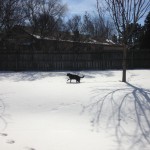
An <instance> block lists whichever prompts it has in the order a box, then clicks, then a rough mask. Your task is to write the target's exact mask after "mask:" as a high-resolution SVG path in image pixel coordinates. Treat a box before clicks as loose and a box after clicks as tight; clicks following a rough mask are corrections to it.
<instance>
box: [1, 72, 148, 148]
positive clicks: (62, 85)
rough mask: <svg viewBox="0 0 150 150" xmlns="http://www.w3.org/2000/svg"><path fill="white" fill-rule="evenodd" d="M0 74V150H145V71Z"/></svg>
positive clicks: (146, 106) (146, 145)
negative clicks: (74, 76) (72, 76)
mask: <svg viewBox="0 0 150 150" xmlns="http://www.w3.org/2000/svg"><path fill="white" fill-rule="evenodd" d="M74 73H76V74H79V75H81V76H82V75H85V78H83V79H81V83H80V84H79V83H77V84H76V83H75V81H73V83H69V82H67V77H66V74H67V72H20V73H13V72H1V73H0V117H1V118H0V150H50V149H51V150H117V149H120V150H148V149H150V144H149V142H150V117H149V116H150V84H149V81H150V79H149V77H150V70H129V71H127V81H128V83H127V84H126V83H122V82H120V80H121V76H122V72H121V71H83V72H74Z"/></svg>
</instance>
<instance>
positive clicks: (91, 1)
mask: <svg viewBox="0 0 150 150" xmlns="http://www.w3.org/2000/svg"><path fill="white" fill-rule="evenodd" d="M62 2H63V3H66V4H67V5H68V9H69V10H68V14H70V15H74V14H84V12H85V11H87V12H92V11H93V10H94V9H95V8H96V0H62Z"/></svg>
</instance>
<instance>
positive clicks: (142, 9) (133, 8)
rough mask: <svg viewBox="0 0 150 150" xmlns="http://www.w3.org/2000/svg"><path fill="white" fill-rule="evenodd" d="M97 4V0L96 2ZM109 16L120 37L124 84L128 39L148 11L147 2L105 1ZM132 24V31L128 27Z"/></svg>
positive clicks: (133, 0)
mask: <svg viewBox="0 0 150 150" xmlns="http://www.w3.org/2000/svg"><path fill="white" fill-rule="evenodd" d="M97 2H98V0H97ZM105 2H106V4H107V7H108V10H109V12H110V15H111V17H112V19H113V21H114V24H115V27H116V29H117V31H118V33H119V34H120V35H121V36H122V44H123V46H124V51H123V75H122V81H123V82H126V55H127V49H128V48H129V47H128V44H127V43H128V39H129V38H130V36H131V35H132V33H133V31H134V28H135V26H136V24H137V23H138V21H139V20H140V19H141V18H142V17H143V16H144V15H145V13H147V11H148V10H149V9H150V1H149V0H105ZM131 23H132V29H130V30H128V29H129V28H128V26H129V25H130V24H131Z"/></svg>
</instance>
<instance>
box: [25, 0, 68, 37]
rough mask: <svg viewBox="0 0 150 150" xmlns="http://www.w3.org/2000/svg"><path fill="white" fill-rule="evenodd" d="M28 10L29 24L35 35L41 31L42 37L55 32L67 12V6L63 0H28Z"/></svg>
mask: <svg viewBox="0 0 150 150" xmlns="http://www.w3.org/2000/svg"><path fill="white" fill-rule="evenodd" d="M26 10H27V12H26V13H27V16H28V22H29V23H30V25H31V26H32V28H33V33H34V32H35V31H36V32H37V31H38V30H40V33H41V34H42V35H41V36H44V31H45V32H47V33H48V32H49V33H50V32H51V31H54V29H56V28H57V24H58V21H59V20H60V18H61V17H63V16H64V15H65V13H66V11H67V5H66V4H62V2H61V0H27V2H26Z"/></svg>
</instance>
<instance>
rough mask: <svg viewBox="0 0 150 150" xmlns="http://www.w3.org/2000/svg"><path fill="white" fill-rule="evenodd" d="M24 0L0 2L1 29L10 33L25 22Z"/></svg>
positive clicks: (3, 0)
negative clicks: (13, 28) (15, 26)
mask: <svg viewBox="0 0 150 150" xmlns="http://www.w3.org/2000/svg"><path fill="white" fill-rule="evenodd" d="M23 4H24V3H23V1H22V0H0V27H1V29H2V30H5V31H8V30H10V29H11V28H12V27H13V26H14V25H20V24H22V23H23V22H24V21H25V13H24V9H23V7H24V5H23Z"/></svg>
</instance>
